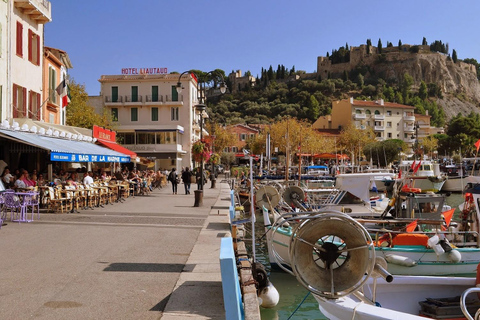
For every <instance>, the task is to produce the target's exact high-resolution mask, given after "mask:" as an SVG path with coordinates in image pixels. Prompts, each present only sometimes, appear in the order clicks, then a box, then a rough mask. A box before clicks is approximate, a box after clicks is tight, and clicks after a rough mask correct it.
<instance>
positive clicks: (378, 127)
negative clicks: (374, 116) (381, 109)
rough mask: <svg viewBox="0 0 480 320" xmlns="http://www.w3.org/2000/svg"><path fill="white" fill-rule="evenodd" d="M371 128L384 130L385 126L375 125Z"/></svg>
mask: <svg viewBox="0 0 480 320" xmlns="http://www.w3.org/2000/svg"><path fill="white" fill-rule="evenodd" d="M373 129H374V130H375V131H383V130H385V126H375V127H374V128H373Z"/></svg>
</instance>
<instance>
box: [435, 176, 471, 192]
mask: <svg viewBox="0 0 480 320" xmlns="http://www.w3.org/2000/svg"><path fill="white" fill-rule="evenodd" d="M469 183H470V184H472V183H480V176H463V177H462V176H449V175H447V180H445V184H444V185H443V187H442V191H449V192H463V190H464V189H465V187H466V186H467V185H468V184H469Z"/></svg>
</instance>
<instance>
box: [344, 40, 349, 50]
mask: <svg viewBox="0 0 480 320" xmlns="http://www.w3.org/2000/svg"><path fill="white" fill-rule="evenodd" d="M345 50H347V51H348V50H349V49H348V42H346V43H345Z"/></svg>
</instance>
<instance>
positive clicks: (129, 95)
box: [90, 68, 200, 170]
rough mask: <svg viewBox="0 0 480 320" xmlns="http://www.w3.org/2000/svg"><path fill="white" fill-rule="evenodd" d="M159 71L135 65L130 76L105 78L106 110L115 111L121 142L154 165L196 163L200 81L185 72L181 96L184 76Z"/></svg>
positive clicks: (170, 165)
mask: <svg viewBox="0 0 480 320" xmlns="http://www.w3.org/2000/svg"><path fill="white" fill-rule="evenodd" d="M152 69H154V70H152ZM129 70H130V69H129ZM139 70H140V71H139ZM158 70H159V69H158V68H150V70H149V69H135V71H132V70H130V71H128V74H126V75H125V74H124V75H103V76H101V78H100V80H99V81H100V83H101V91H100V95H101V101H102V104H103V108H104V110H105V109H106V111H107V112H108V113H110V114H111V115H112V119H113V121H114V124H116V128H115V129H116V131H117V138H118V140H119V143H120V144H122V145H123V146H124V147H126V148H128V149H129V150H132V151H134V152H136V153H137V154H138V155H139V156H141V157H145V158H147V159H150V160H154V161H155V169H171V168H173V167H175V168H176V169H177V170H180V169H181V168H182V167H191V166H192V156H191V148H192V143H193V142H194V141H196V140H198V139H199V135H200V125H199V124H200V122H199V121H200V120H199V119H200V117H199V116H198V113H197V112H196V110H195V105H196V104H198V98H197V97H198V95H197V90H198V89H197V82H196V79H195V78H194V77H192V76H191V75H190V74H185V75H183V76H182V78H181V79H180V82H181V84H182V92H181V94H179V93H178V92H177V89H176V86H177V83H178V82H179V76H180V75H179V74H162V73H157V74H156V72H157V71H158ZM126 73H127V72H126ZM152 73H153V74H152ZM90 99H93V100H94V101H95V99H96V98H95V97H91V98H90ZM96 102H97V104H98V100H96Z"/></svg>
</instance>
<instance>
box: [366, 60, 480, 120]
mask: <svg viewBox="0 0 480 320" xmlns="http://www.w3.org/2000/svg"><path fill="white" fill-rule="evenodd" d="M386 58H387V59H386V61H385V62H382V63H374V64H373V65H372V68H373V70H375V73H376V74H379V75H383V76H382V78H383V77H384V79H397V80H399V79H401V78H402V76H403V74H405V73H408V74H409V75H411V76H412V78H413V80H414V83H415V85H416V86H417V88H418V86H419V84H420V82H421V81H422V80H423V81H424V82H426V83H436V84H437V85H438V86H439V87H440V88H441V90H442V93H443V99H437V103H438V105H439V106H441V107H442V108H443V110H444V112H445V116H446V118H447V120H449V119H451V118H452V117H453V116H455V115H457V114H458V113H459V112H460V113H462V114H468V113H470V112H471V111H472V110H475V111H476V112H478V113H480V109H479V104H480V82H479V81H478V79H477V74H476V72H475V69H472V68H471V66H472V65H470V64H466V63H463V62H460V61H458V62H457V63H454V62H453V61H452V60H451V59H448V57H447V56H446V55H443V54H441V53H433V52H432V53H425V54H411V53H406V54H402V55H400V56H389V54H387V55H386ZM398 58H401V59H398Z"/></svg>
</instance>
